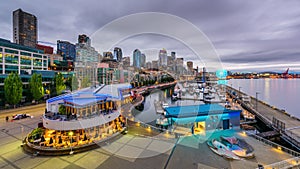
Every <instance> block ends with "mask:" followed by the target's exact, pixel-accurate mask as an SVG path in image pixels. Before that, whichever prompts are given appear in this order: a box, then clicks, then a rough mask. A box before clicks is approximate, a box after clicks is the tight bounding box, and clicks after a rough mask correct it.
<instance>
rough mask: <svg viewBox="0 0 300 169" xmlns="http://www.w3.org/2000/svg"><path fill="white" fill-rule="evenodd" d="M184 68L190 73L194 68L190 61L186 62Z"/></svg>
mask: <svg viewBox="0 0 300 169" xmlns="http://www.w3.org/2000/svg"><path fill="white" fill-rule="evenodd" d="M186 66H187V68H188V71H190V72H192V71H194V68H193V66H194V63H193V62H192V61H187V62H186Z"/></svg>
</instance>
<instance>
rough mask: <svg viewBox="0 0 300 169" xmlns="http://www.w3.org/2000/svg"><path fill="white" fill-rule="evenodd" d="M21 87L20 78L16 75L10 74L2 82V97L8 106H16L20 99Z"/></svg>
mask: <svg viewBox="0 0 300 169" xmlns="http://www.w3.org/2000/svg"><path fill="white" fill-rule="evenodd" d="M22 92H23V85H22V81H21V78H20V77H19V75H18V74H17V73H11V74H9V76H8V77H7V78H5V80H4V95H5V100H6V102H7V103H9V104H13V105H14V107H16V104H17V103H19V102H20V101H21V99H22Z"/></svg>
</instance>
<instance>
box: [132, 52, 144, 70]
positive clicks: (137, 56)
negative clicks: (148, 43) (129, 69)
mask: <svg viewBox="0 0 300 169" xmlns="http://www.w3.org/2000/svg"><path fill="white" fill-rule="evenodd" d="M141 55H142V53H141V51H140V50H138V49H135V50H134V51H133V66H134V67H136V68H141Z"/></svg>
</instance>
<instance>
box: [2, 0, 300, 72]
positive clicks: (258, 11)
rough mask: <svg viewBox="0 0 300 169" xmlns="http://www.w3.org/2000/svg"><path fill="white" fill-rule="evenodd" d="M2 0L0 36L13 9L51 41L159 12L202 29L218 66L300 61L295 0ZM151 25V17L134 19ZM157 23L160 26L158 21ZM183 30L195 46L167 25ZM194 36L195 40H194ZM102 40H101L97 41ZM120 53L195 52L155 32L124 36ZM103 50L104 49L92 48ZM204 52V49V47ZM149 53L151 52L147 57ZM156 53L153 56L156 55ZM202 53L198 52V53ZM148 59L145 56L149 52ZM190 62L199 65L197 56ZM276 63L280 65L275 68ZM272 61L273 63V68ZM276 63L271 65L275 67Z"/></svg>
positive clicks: (298, 14)
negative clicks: (136, 15) (33, 21)
mask: <svg viewBox="0 0 300 169" xmlns="http://www.w3.org/2000/svg"><path fill="white" fill-rule="evenodd" d="M40 3H41V1H38V0H31V1H7V2H5V3H2V4H1V6H0V9H1V10H0V20H1V24H0V29H1V33H0V36H1V38H7V39H11V37H12V32H11V30H12V11H13V10H16V9H18V8H22V9H23V10H24V11H27V12H30V13H33V14H34V15H36V16H37V18H38V24H39V27H38V29H39V40H42V41H48V42H52V43H56V40H58V39H61V40H68V41H71V42H73V43H76V41H77V36H78V35H79V34H82V33H84V34H87V35H89V36H91V35H92V34H93V33H94V32H96V31H97V30H98V29H100V28H101V27H103V26H104V25H105V24H107V23H109V22H111V21H113V20H115V19H117V18H120V17H123V16H126V15H129V14H134V13H139V12H162V13H169V14H172V15H176V16H178V17H181V18H184V19H186V20H188V21H189V22H191V23H192V24H194V25H195V26H196V27H197V28H199V29H200V30H201V31H202V32H204V33H205V34H206V35H207V37H208V38H209V39H210V41H211V42H212V44H213V45H214V46H215V48H216V51H217V52H218V53H219V55H220V58H221V60H222V62H224V63H223V64H224V65H225V66H226V65H231V66H228V68H230V69H234V70H236V69H243V66H242V65H244V64H247V65H245V66H244V68H245V69H250V68H251V65H253V70H255V69H257V67H256V66H255V65H257V63H264V64H265V65H267V64H268V65H270V67H267V66H266V69H268V70H273V69H276V70H279V69H280V70H281V69H283V68H284V67H285V66H288V65H289V64H296V65H297V64H298V63H300V57H299V53H300V48H299V44H300V32H299V28H300V9H299V8H298V6H300V1H297V0H291V1H284V0H278V1H268V0H267V1H259V0H253V1H246V2H244V1H243V2H239V1H222V0H219V1H205V0H200V1H198V0H187V1H180V0H175V1H174V0H166V1H164V2H161V1H158V0H154V1H150V0H146V1H134V0H128V1H122V0H112V1H101V2H99V1H96V0H94V1H80V0H72V1H71V0H67V1H65V2H64V4H67V5H62V3H61V1H58V0H53V1H43V2H42V4H43V5H40ZM138 23H141V24H151V21H143V22H141V21H137V24H136V25H134V26H136V27H138V26H141V25H139V24H138ZM157 26H158V27H159V26H160V25H157ZM165 29H170V30H174V31H177V32H178V34H181V33H186V36H187V37H186V38H188V39H191V42H194V43H195V44H197V43H199V40H198V39H195V38H194V37H193V35H188V32H183V31H184V30H183V28H181V27H172V26H171V25H170V27H167V28H165ZM122 31H126V30H123V29H122V28H115V29H113V30H110V32H107V35H108V36H111V37H113V36H116V35H117V34H118V33H120V32H122ZM193 38H194V39H193ZM98 41H99V40H98V39H92V43H93V42H95V43H93V45H94V46H101V43H100V44H96V42H97V43H98ZM102 43H103V42H102ZM116 45H120V46H121V47H122V49H123V51H124V55H125V56H132V51H133V50H134V49H136V48H140V49H141V50H145V51H146V49H157V50H158V49H161V48H167V50H168V51H176V52H177V56H183V57H185V60H189V59H191V60H192V59H195V58H197V57H198V56H196V55H195V53H194V52H193V51H191V50H190V49H189V48H188V47H187V46H185V45H184V44H182V43H181V42H179V41H177V40H174V39H172V37H171V38H168V37H162V36H158V35H140V36H136V37H132V38H129V39H126V40H124V41H122V42H120V43H119V44H116ZM96 49H97V50H100V51H99V52H100V53H102V52H103V51H102V50H103V49H101V48H100V47H99V48H96ZM149 53H152V54H148V55H151V57H152V58H153V57H154V56H155V52H153V51H152V52H149ZM203 53H205V51H203ZM152 55H153V56H152ZM157 55H158V54H157ZM200 57H201V56H200ZM149 58H150V56H149ZM195 63H197V64H199V66H200V65H201V64H202V63H201V62H199V60H195ZM279 63H282V66H281V67H280V65H279ZM272 65H273V66H272ZM274 65H276V66H274ZM293 68H295V69H297V66H294V67H293Z"/></svg>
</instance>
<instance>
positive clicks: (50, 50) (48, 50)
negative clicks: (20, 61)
mask: <svg viewBox="0 0 300 169" xmlns="http://www.w3.org/2000/svg"><path fill="white" fill-rule="evenodd" d="M35 47H36V48H37V49H39V50H42V51H44V53H45V54H53V47H51V46H45V45H41V44H36V46H35Z"/></svg>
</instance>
